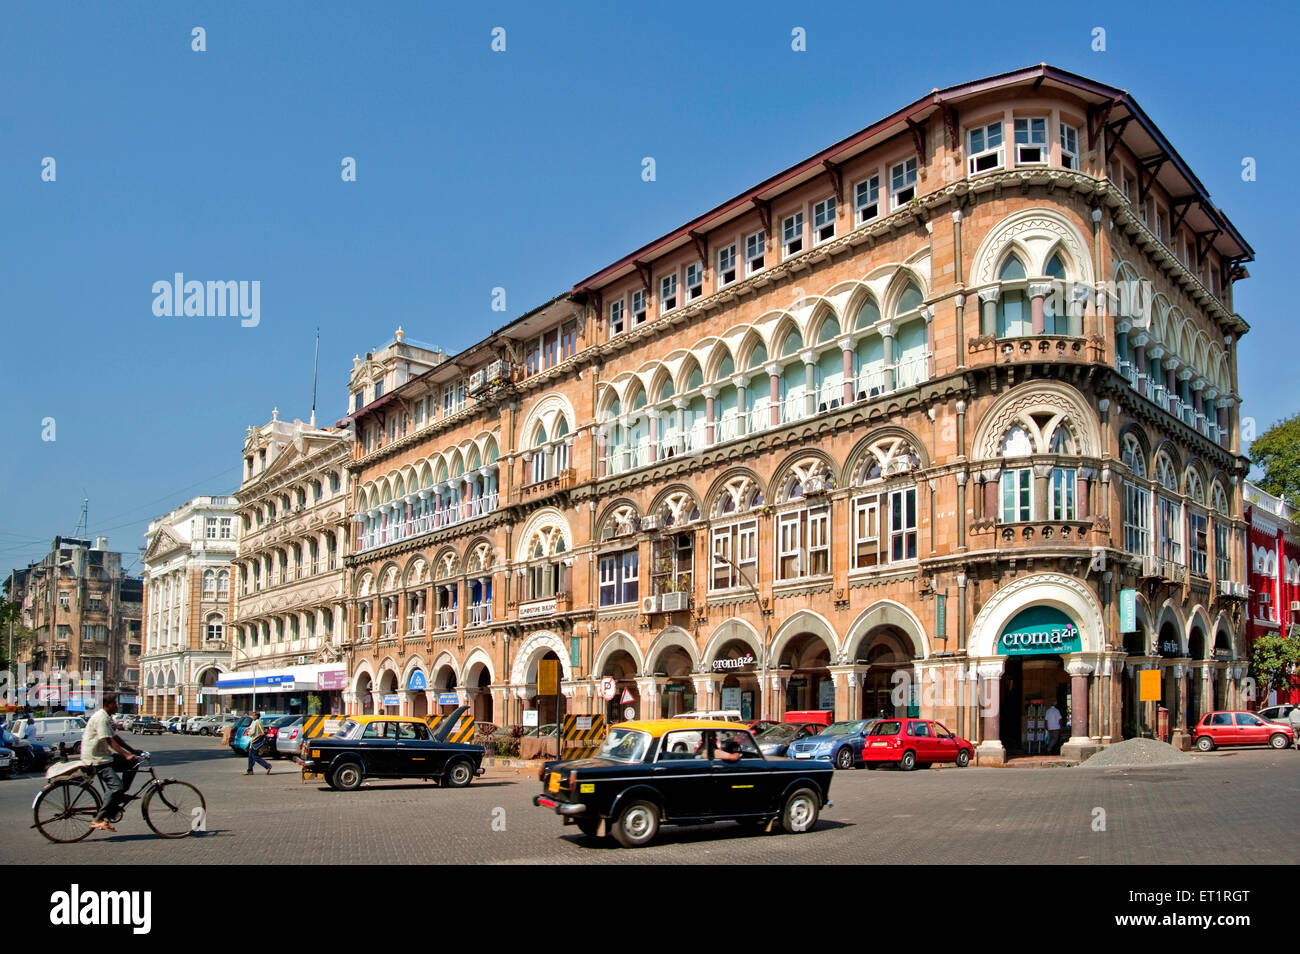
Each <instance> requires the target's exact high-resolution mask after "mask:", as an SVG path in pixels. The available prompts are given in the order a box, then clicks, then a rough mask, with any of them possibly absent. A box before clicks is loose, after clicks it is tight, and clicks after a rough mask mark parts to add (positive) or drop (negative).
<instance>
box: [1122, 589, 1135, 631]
mask: <svg viewBox="0 0 1300 954" xmlns="http://www.w3.org/2000/svg"><path fill="white" fill-rule="evenodd" d="M1137 597H1138V591H1137V590H1120V591H1119V631H1120V632H1121V633H1136V632H1137V628H1138V626H1137Z"/></svg>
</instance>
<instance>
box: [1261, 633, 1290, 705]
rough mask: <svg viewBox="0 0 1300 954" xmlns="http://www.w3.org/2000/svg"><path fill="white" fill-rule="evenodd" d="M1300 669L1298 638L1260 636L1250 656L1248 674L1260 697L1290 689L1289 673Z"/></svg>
mask: <svg viewBox="0 0 1300 954" xmlns="http://www.w3.org/2000/svg"><path fill="white" fill-rule="evenodd" d="M1297 667H1300V638H1294V637H1286V636H1261V637H1259V638H1258V639H1256V640H1255V645H1254V647H1253V648H1252V650H1251V654H1250V674H1251V676H1252V677H1253V678H1254V680H1255V685H1256V686H1257V687H1258V688H1259V692H1260V695H1261V696H1263V695H1266V694H1267V693H1268V692H1269V690H1272V689H1289V688H1291V673H1293V672H1295V671H1296V669H1297Z"/></svg>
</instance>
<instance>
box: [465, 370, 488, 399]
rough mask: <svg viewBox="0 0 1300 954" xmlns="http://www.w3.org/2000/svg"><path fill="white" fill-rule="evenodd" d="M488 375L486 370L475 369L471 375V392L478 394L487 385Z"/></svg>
mask: <svg viewBox="0 0 1300 954" xmlns="http://www.w3.org/2000/svg"><path fill="white" fill-rule="evenodd" d="M487 383H488V377H487V372H486V371H475V372H474V373H473V374H471V375H470V376H469V393H470V394H477V393H478V392H480V391H482V390H483V389H484V388H486V387H487Z"/></svg>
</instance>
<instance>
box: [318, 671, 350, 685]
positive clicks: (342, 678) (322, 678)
mask: <svg viewBox="0 0 1300 954" xmlns="http://www.w3.org/2000/svg"><path fill="white" fill-rule="evenodd" d="M347 684H348V674H347V670H345V669H322V670H321V671H320V672H319V673H317V674H316V688H317V689H344V688H346V687H347Z"/></svg>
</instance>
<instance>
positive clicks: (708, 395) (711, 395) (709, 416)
mask: <svg viewBox="0 0 1300 954" xmlns="http://www.w3.org/2000/svg"><path fill="white" fill-rule="evenodd" d="M717 397H718V390H717V388H713V387H707V388H705V389H704V443H705V445H706V446H708V447H712V446H713V445H714V444H715V443H717V428H716V427H715V424H716V422H717V418H716V417H714V414H715V413H716V405H715V401H716V400H717Z"/></svg>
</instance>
